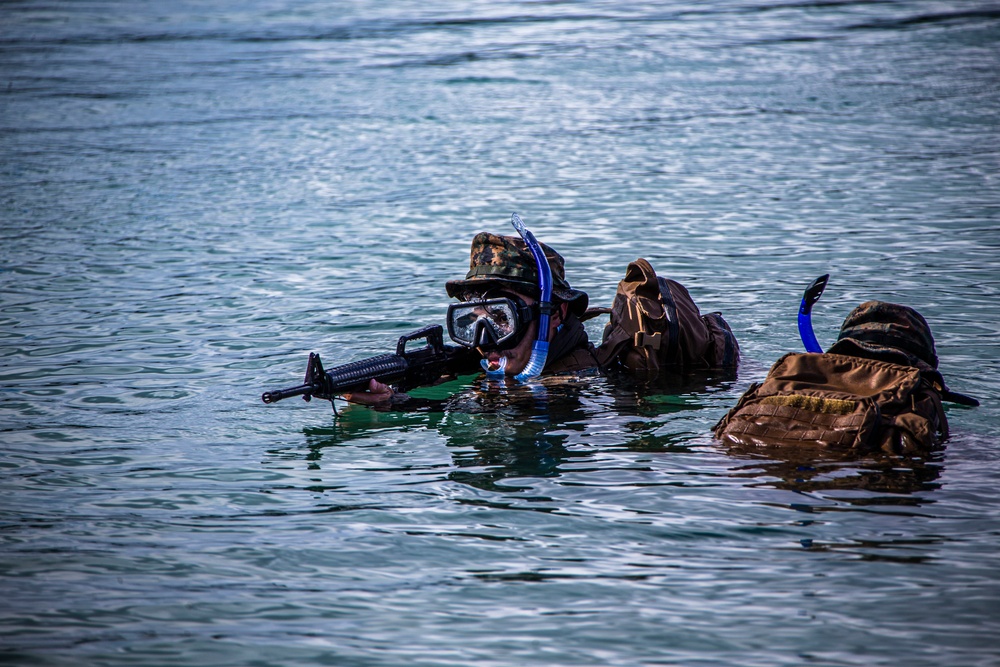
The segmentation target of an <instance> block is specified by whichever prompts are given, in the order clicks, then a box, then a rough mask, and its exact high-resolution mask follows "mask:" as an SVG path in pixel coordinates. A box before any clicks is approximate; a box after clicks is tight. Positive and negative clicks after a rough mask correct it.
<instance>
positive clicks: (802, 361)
mask: <svg viewBox="0 0 1000 667" xmlns="http://www.w3.org/2000/svg"><path fill="white" fill-rule="evenodd" d="M942 389H943V382H942V381H941V376H940V374H939V373H938V372H937V371H932V370H926V371H924V370H921V369H920V368H917V367H915V366H907V365H904V364H893V363H889V362H886V361H877V360H874V359H864V358H862V357H853V356H847V355H843V354H830V353H826V354H815V353H801V354H798V353H796V354H787V355H785V356H783V357H781V358H780V359H778V361H777V362H776V363H775V364H774V366H772V367H771V370H770V371H769V372H768V374H767V378H766V379H765V380H764V381H763V382H761V383H757V384H753V385H751V387H750V389H749V390H748V391H747V392H746V393H745V394H743V396H742V397H741V398H740V400H739V402H738V403H737V404H736V406H735V407H734V408H732V409H731V410H730V411H729V412H728V414H726V416H725V417H723V418H722V419H721V420H720V421H719V423H718V424H716V425H715V429H714V430H715V435H716V437H718V438H719V439H720V440H722V441H723V442H724V443H726V444H728V445H731V446H736V447H737V448H741V449H747V448H749V449H757V448H767V447H782V446H796V447H802V446H813V447H820V448H823V447H829V448H831V449H832V450H839V451H841V452H850V453H852V454H868V453H873V452H877V451H882V452H885V453H886V454H919V453H924V452H927V451H928V450H930V449H931V448H932V447H933V446H934V445H936V444H937V443H939V442H940V441H942V440H943V439H944V438H946V437H947V436H948V419H947V418H946V417H945V413H944V409H943V408H942V406H941V391H942Z"/></svg>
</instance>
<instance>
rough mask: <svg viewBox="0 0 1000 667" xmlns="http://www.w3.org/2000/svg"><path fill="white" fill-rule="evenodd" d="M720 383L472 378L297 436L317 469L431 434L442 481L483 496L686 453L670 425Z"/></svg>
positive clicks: (349, 410)
mask: <svg viewBox="0 0 1000 667" xmlns="http://www.w3.org/2000/svg"><path fill="white" fill-rule="evenodd" d="M734 377H735V376H734V375H727V376H726V379H727V380H732V379H734ZM717 382H718V377H717V376H710V375H702V376H696V377H672V378H667V379H662V380H658V381H654V382H635V381H628V380H626V379H623V378H607V377H604V376H598V375H596V374H581V375H576V376H568V377H559V378H544V379H543V380H542V381H541V382H539V383H534V384H531V385H517V384H513V383H511V384H505V383H504V382H502V381H500V382H497V381H493V380H483V379H478V380H476V381H475V382H473V383H472V384H470V385H468V386H467V387H466V388H465V389H464V390H462V391H459V392H457V393H456V394H454V395H453V396H451V397H448V398H446V399H439V400H427V401H426V402H421V403H418V405H419V406H420V407H419V408H418V409H416V410H414V411H410V412H399V411H391V410H372V409H369V408H364V407H360V406H350V405H349V406H346V407H343V408H342V409H340V412H339V415H338V416H337V417H336V418H331V422H332V423H331V425H330V426H329V427H323V428H308V429H305V430H304V434H305V436H306V440H307V442H308V446H309V454H308V455H307V459H308V460H309V461H311V462H312V464H311V465H313V466H315V467H319V461H320V460H321V458H322V457H323V453H324V450H325V449H326V448H328V447H333V446H343V445H346V444H351V445H352V446H380V445H382V444H383V443H384V439H383V438H381V437H380V435H381V434H385V433H387V432H389V433H391V432H402V431H405V430H409V429H412V428H421V429H428V430H434V431H436V432H437V433H439V434H440V435H441V436H442V437H443V438H444V441H445V444H446V445H447V447H448V450H449V451H450V453H451V457H452V463H453V465H454V466H455V469H454V470H452V471H451V472H450V473H448V475H447V479H449V480H451V481H457V482H460V483H463V484H467V485H469V486H472V487H475V488H478V489H481V490H485V491H491V492H494V491H499V492H509V491H518V490H521V489H523V488H524V485H518V484H516V483H515V482H512V481H511V480H514V479H519V478H520V479H523V478H545V477H557V476H559V475H560V474H562V472H563V469H564V467H565V465H566V464H568V463H572V465H573V471H574V472H575V473H581V472H584V473H585V472H587V467H586V463H587V461H589V460H593V459H595V457H597V456H599V455H600V454H602V453H603V452H607V451H635V452H646V453H654V452H655V453H679V452H687V451H690V445H689V444H688V441H689V440H690V436H691V434H690V433H678V432H676V430H675V429H671V428H670V422H671V419H672V418H674V417H676V416H678V415H679V414H681V413H684V412H691V411H700V410H703V409H704V408H705V407H706V402H705V400H704V398H703V394H704V392H705V391H706V388H708V387H711V386H714V384H715V383H717ZM715 388H716V390H718V388H717V387H715ZM595 466H596V464H595ZM596 469H597V468H596V467H595V470H596ZM504 480H507V481H506V482H505V481H504Z"/></svg>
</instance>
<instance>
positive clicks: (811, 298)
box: [799, 273, 830, 353]
mask: <svg viewBox="0 0 1000 667" xmlns="http://www.w3.org/2000/svg"><path fill="white" fill-rule="evenodd" d="M829 279H830V274H829V273H827V274H825V275H822V276H820V277H819V278H817V279H816V280H814V281H812V284H811V285H809V287H807V288H806V291H805V292H804V293H803V294H802V305H800V306H799V337H800V338H801V339H802V344H803V345H805V346H806V352H814V353H822V352H823V348H822V347H820V346H819V341H818V340H816V334H814V333H813V325H812V307H813V305H814V304H815V303H816V302H817V301H819V298H820V297H821V296H823V290H824V289H826V281H827V280H829Z"/></svg>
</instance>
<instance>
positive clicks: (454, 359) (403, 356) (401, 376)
mask: <svg viewBox="0 0 1000 667" xmlns="http://www.w3.org/2000/svg"><path fill="white" fill-rule="evenodd" d="M420 339H426V340H427V345H425V346H424V347H421V348H419V349H417V350H413V351H412V352H407V351H406V344H407V343H408V342H410V341H413V340H420ZM478 356H479V355H477V354H476V353H475V352H474V351H473V350H470V349H469V348H465V347H455V346H453V345H445V344H444V333H443V330H442V328H441V325H439V324H435V325H433V326H429V327H424V328H423V329H419V330H417V331H414V332H413V333H410V334H406V335H405V336H400V338H399V342H397V343H396V354H380V355H378V356H377V357H371V358H369V359H362V360H361V361H352V362H351V363H349V364H344V365H343V366H337V367H336V368H331V369H330V370H328V371H327V370H323V362H322V361H320V358H319V355H318V354H316V353H315V352H310V353H309V365H308V366H306V379H305V382H304V383H303V384H300V385H299V386H297V387H289V388H288V389H276V390H274V391H266V392H264V394H263V395H262V396H261V400H263V401H264V402H265V403H277V402H278V401H280V400H282V399H285V398H290V397H292V396H301V397H302V398H304V399H305V400H307V401H308V400H310V399H311V398H312V397H313V396H315V397H316V398H323V399H327V400H330V401H332V400H333V399H334V397H336V396H339V395H340V394H344V393H348V392H351V391H357V390H363V389H367V388H368V383H369V382H370V381H371V380H373V379H374V380H378V381H379V382H381V383H383V384H388V385H392V386H393V387H394V388H395V389H396V390H397V391H409V390H410V389H413V388H414V387H424V386H427V385H432V384H435V383H437V382H438V381H439V380H440V379H441V378H442V376H444V377H447V376H453V375H457V374H460V373H463V372H474V371H475V370H476V367H477V366H476V360H477V359H478Z"/></svg>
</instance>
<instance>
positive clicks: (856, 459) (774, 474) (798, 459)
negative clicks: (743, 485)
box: [728, 447, 944, 506]
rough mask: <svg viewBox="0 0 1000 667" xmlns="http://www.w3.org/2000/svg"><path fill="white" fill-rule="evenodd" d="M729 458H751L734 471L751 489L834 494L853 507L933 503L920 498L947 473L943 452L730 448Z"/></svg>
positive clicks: (932, 488)
mask: <svg viewBox="0 0 1000 667" xmlns="http://www.w3.org/2000/svg"><path fill="white" fill-rule="evenodd" d="M728 453H729V454H730V455H732V456H735V457H738V458H752V459H753V462H749V463H746V464H744V465H740V466H738V467H736V468H734V469H733V470H732V474H733V476H734V477H738V478H744V479H748V480H755V481H753V482H752V483H751V484H750V486H751V487H768V488H776V489H784V490H790V491H798V492H801V493H815V492H821V493H823V492H834V495H835V496H836V499H837V500H838V501H842V502H844V503H848V504H850V505H854V506H866V505H900V506H907V505H908V506H918V505H926V504H929V503H933V502H934V500H933V499H929V498H926V497H924V496H922V495H917V494H919V493H920V492H924V491H933V490H935V489H938V488H940V486H941V484H940V482H938V478H939V477H940V476H941V472H942V470H943V469H944V465H943V460H944V455H943V452H942V451H935V452H931V453H929V454H927V455H926V456H922V457H918V456H889V455H884V454H879V455H866V456H858V455H857V454H851V453H849V452H844V453H837V452H833V451H830V449H829V448H823V447H815V448H807V447H798V448H794V449H793V448H788V447H771V448H765V447H757V448H754V449H753V450H752V451H750V450H748V449H747V448H729V449H728ZM844 492H847V493H844ZM856 492H857V493H856Z"/></svg>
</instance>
